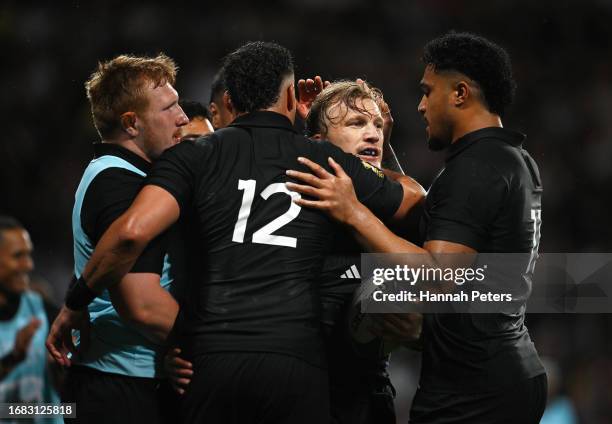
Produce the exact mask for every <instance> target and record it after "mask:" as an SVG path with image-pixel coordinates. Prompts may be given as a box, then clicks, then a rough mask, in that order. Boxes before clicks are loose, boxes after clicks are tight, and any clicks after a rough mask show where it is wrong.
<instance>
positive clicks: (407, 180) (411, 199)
mask: <svg viewBox="0 0 612 424" xmlns="http://www.w3.org/2000/svg"><path fill="white" fill-rule="evenodd" d="M400 170H401V168H400ZM382 171H383V172H384V174H385V175H386V176H387V178H389V179H391V180H393V181H397V182H398V183H400V184H401V185H402V188H403V189H404V197H403V199H402V203H401V204H400V206H399V208H398V209H397V211H396V212H395V214H394V215H393V220H395V221H401V220H403V219H405V218H406V216H408V214H409V213H410V211H411V210H412V208H414V207H415V206H416V205H418V204H419V203H421V202H423V201H424V200H425V196H426V195H427V192H426V191H425V189H424V188H423V187H422V186H421V184H419V183H418V182H416V180H415V179H413V178H411V177H409V176H408V175H404V174H403V173H401V172H396V171H392V170H390V169H383V170H382Z"/></svg>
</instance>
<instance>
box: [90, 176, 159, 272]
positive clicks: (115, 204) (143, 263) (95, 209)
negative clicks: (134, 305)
mask: <svg viewBox="0 0 612 424" xmlns="http://www.w3.org/2000/svg"><path fill="white" fill-rule="evenodd" d="M142 182H143V178H142V177H141V176H140V175H137V174H135V173H133V172H131V171H128V170H126V169H123V168H114V167H113V168H108V169H106V170H104V171H102V172H101V173H100V174H98V175H97V176H96V178H94V180H93V181H92V182H91V184H90V185H89V187H88V189H87V193H86V194H85V197H84V199H83V207H82V209H81V222H82V223H83V227H84V229H85V232H86V233H87V235H88V236H89V238H90V239H91V240H92V242H93V243H94V244H97V243H98V241H99V240H100V238H101V237H102V235H104V233H105V232H106V230H107V229H108V227H110V226H111V224H112V223H113V222H114V221H115V220H116V219H117V218H119V217H120V216H121V215H122V214H123V213H124V212H125V211H126V210H127V209H128V208H129V207H130V205H131V204H132V202H133V200H134V198H135V197H136V195H137V194H138V192H139V191H140V188H141V187H142ZM165 243H166V242H165V237H164V235H163V234H162V235H160V236H159V237H157V238H156V239H154V240H152V241H151V242H150V243H149V244H148V245H147V247H146V248H145V250H144V251H143V252H142V253H141V255H140V256H139V257H138V259H137V261H136V263H135V264H134V266H133V267H132V270H131V271H130V272H146V273H149V272H150V273H154V274H160V275H161V272H162V269H163V257H164V255H165V250H166V249H165Z"/></svg>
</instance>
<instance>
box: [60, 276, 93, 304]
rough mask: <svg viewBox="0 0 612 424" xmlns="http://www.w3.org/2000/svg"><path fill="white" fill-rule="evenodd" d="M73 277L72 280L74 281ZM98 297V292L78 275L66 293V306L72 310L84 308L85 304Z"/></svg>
mask: <svg viewBox="0 0 612 424" xmlns="http://www.w3.org/2000/svg"><path fill="white" fill-rule="evenodd" d="M74 278H75V277H73V281H74ZM96 297H98V294H97V293H96V292H94V291H93V290H92V289H90V288H89V287H88V286H87V283H85V280H84V279H83V277H79V278H78V279H77V280H76V281H74V284H71V287H70V288H69V289H68V293H66V306H67V307H68V308H70V309H72V310H73V311H80V310H81V309H85V308H86V307H87V305H89V304H90V303H91V301H92V300H94V299H95V298H96Z"/></svg>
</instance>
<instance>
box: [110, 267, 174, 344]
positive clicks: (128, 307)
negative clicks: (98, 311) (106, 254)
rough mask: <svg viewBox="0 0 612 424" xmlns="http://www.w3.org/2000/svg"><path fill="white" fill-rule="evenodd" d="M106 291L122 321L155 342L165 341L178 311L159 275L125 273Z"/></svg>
mask: <svg viewBox="0 0 612 424" xmlns="http://www.w3.org/2000/svg"><path fill="white" fill-rule="evenodd" d="M109 292H110V296H111V301H112V302H113V306H114V307H115V309H116V310H117V312H118V313H119V316H121V318H123V319H125V320H126V321H128V322H129V323H130V324H132V325H133V326H134V327H136V329H137V330H138V331H139V332H141V333H142V334H143V335H144V336H145V337H147V338H148V339H149V340H151V341H153V342H154V343H158V344H162V343H164V342H165V340H166V339H167V337H168V334H169V333H170V330H171V329H172V326H173V325H174V320H175V319H176V315H177V314H178V309H179V308H178V304H177V302H176V300H174V298H173V297H172V295H170V293H168V291H167V290H165V289H164V288H163V287H162V286H160V284H159V275H158V274H155V273H130V274H127V275H126V276H125V277H123V279H122V280H121V282H120V283H119V284H117V285H115V286H113V287H111V288H110V289H109Z"/></svg>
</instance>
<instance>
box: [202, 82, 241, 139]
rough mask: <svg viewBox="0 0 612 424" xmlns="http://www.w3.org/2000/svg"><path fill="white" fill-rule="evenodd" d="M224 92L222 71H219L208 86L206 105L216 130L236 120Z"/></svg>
mask: <svg viewBox="0 0 612 424" xmlns="http://www.w3.org/2000/svg"><path fill="white" fill-rule="evenodd" d="M226 92H227V90H226V89H225V82H224V81H223V71H222V70H220V71H219V72H217V74H216V75H215V77H214V78H213V82H212V84H211V85H210V102H209V103H208V110H210V116H211V118H210V121H211V123H212V126H213V128H214V129H216V130H218V129H220V128H225V127H227V126H228V125H229V124H230V123H231V122H232V121H233V120H234V118H236V113H235V111H234V108H233V106H232V103H231V101H230V99H229V95H228V94H226Z"/></svg>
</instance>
